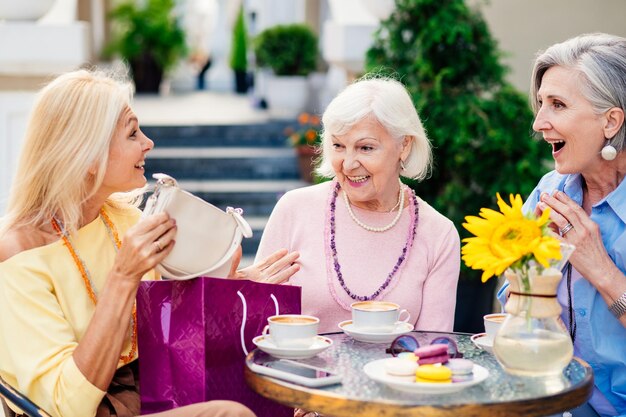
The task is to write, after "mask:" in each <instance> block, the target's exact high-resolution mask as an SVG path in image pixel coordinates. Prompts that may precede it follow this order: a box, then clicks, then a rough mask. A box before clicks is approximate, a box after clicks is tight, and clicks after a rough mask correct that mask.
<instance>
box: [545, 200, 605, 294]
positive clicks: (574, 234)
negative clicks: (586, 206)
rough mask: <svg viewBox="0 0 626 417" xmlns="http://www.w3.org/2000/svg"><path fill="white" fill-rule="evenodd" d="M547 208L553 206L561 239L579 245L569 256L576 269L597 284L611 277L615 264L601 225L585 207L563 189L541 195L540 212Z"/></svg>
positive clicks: (551, 213)
mask: <svg viewBox="0 0 626 417" xmlns="http://www.w3.org/2000/svg"><path fill="white" fill-rule="evenodd" d="M547 207H550V209H551V210H550V220H552V222H553V224H552V225H551V228H552V230H553V231H554V232H555V233H557V234H558V235H560V239H561V240H562V241H564V242H566V243H570V244H572V245H574V246H575V247H576V250H575V251H574V253H573V254H572V256H571V257H570V262H571V263H572V265H573V266H574V267H575V268H576V270H577V271H578V272H580V273H581V275H582V276H584V277H586V278H587V280H589V281H590V282H591V283H592V284H593V285H594V286H596V287H597V286H598V284H601V280H603V279H606V278H607V277H610V276H612V275H613V274H614V272H615V271H614V270H615V268H616V266H615V264H613V261H612V260H611V258H610V257H609V255H608V253H607V251H606V248H605V247H604V243H603V242H602V236H601V234H600V227H599V226H598V224H597V223H596V222H594V221H593V220H591V218H590V217H589V215H587V213H586V212H585V210H583V208H582V207H580V206H579V205H578V204H576V202H574V201H573V200H572V199H571V198H569V197H568V196H567V195H566V194H565V193H563V192H561V191H557V192H555V193H554V194H553V195H552V196H550V195H549V194H547V193H543V194H542V195H541V202H540V203H539V204H538V205H537V213H538V214H540V213H541V212H543V211H544V210H545V209H546V208H547ZM569 225H571V226H569Z"/></svg>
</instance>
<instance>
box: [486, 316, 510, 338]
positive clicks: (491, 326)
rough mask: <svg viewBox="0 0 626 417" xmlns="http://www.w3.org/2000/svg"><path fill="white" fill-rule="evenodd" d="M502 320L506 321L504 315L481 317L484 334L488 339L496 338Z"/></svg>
mask: <svg viewBox="0 0 626 417" xmlns="http://www.w3.org/2000/svg"><path fill="white" fill-rule="evenodd" d="M504 319H506V314H505V313H493V314H486V315H484V316H483V322H484V324H485V333H487V337H488V338H489V339H491V340H493V339H494V338H495V337H496V333H498V329H500V326H502V322H503V321H504Z"/></svg>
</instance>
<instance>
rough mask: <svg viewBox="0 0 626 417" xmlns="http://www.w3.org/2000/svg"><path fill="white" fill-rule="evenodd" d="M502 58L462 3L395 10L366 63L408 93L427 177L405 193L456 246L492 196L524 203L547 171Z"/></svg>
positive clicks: (422, 3)
mask: <svg viewBox="0 0 626 417" xmlns="http://www.w3.org/2000/svg"><path fill="white" fill-rule="evenodd" d="M500 57H501V56H500V53H499V52H498V48H497V45H496V42H495V40H494V39H493V38H492V37H491V35H490V33H489V29H488V27H487V25H486V23H485V21H484V20H483V18H482V16H481V15H480V14H479V13H478V12H477V11H474V10H471V9H469V8H468V7H467V6H466V5H465V3H464V2H463V0H397V1H396V10H395V11H394V12H393V14H392V15H391V16H390V17H389V18H388V19H387V20H386V21H384V22H382V24H381V27H380V28H379V30H378V31H377V33H376V35H375V41H374V45H373V46H372V48H371V49H370V50H369V51H368V53H367V69H368V71H375V72H382V73H387V74H392V75H394V76H395V77H397V78H398V79H400V80H401V81H402V82H403V83H404V84H405V85H406V86H407V88H408V90H409V92H410V93H411V95H412V97H413V101H414V103H415V105H416V108H417V110H418V112H419V114H420V117H421V119H422V121H423V123H424V126H425V128H426V131H427V133H428V136H429V138H430V139H431V141H432V144H433V148H434V149H433V153H434V157H435V161H434V162H435V163H434V168H433V173H432V177H431V178H429V179H426V180H425V181H424V182H422V183H415V182H410V185H411V186H412V187H413V188H415V189H416V191H417V192H418V194H419V195H420V196H421V197H423V198H424V199H425V200H426V201H428V202H429V203H430V204H432V205H433V206H434V207H435V208H436V209H437V210H439V211H440V212H441V213H443V214H444V215H445V216H447V217H448V218H450V219H451V220H452V221H453V222H454V223H455V225H456V227H457V229H458V230H459V233H460V234H461V237H466V236H467V235H468V234H467V232H466V231H465V230H464V229H462V228H461V223H462V222H463V218H464V216H466V215H469V214H475V213H478V212H479V210H480V208H481V207H485V206H487V207H490V206H494V205H495V194H496V192H500V193H501V194H502V195H507V194H508V193H520V194H522V195H528V194H529V193H530V191H531V190H532V189H533V187H534V186H535V185H536V184H537V182H538V180H539V178H540V177H541V175H542V174H543V173H545V172H546V171H547V169H548V165H547V160H548V157H549V149H548V147H546V146H545V145H543V146H542V145H541V143H539V141H537V140H534V139H533V138H532V137H531V136H532V118H533V115H532V112H531V110H530V107H529V105H528V101H527V98H526V96H525V95H523V94H521V93H519V92H518V91H516V90H515V89H514V88H513V87H512V86H511V85H510V84H509V83H508V82H506V81H505V79H504V76H505V73H506V69H505V67H504V66H503V65H502V64H501V63H500V62H499V60H500ZM389 68H391V69H393V71H390V70H389ZM468 273H471V271H469V270H467V269H464V272H463V275H467V274H468Z"/></svg>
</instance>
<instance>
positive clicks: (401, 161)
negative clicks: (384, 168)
mask: <svg viewBox="0 0 626 417" xmlns="http://www.w3.org/2000/svg"><path fill="white" fill-rule="evenodd" d="M400 168H402V171H406V167H405V166H404V161H403V160H402V159H401V160H400Z"/></svg>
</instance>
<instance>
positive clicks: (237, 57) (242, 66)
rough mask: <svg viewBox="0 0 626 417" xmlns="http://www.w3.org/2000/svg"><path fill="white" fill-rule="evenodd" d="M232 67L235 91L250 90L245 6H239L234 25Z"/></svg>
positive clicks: (243, 91) (241, 92) (231, 53)
mask: <svg viewBox="0 0 626 417" xmlns="http://www.w3.org/2000/svg"><path fill="white" fill-rule="evenodd" d="M230 67H231V68H232V69H233V71H234V72H235V91H236V92H237V93H240V94H243V93H245V92H247V91H248V35H247V30H246V21H245V16H244V12H243V6H241V7H240V8H239V13H238V14H237V20H236V21H235V25H234V26H233V44H232V49H231V51H230Z"/></svg>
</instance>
